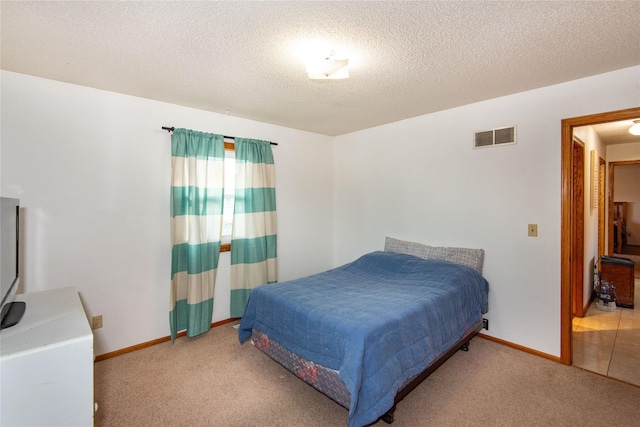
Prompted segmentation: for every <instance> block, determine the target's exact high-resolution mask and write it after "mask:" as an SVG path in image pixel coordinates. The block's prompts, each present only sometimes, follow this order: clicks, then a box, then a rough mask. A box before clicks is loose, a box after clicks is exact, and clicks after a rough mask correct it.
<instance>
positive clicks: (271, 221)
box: [231, 138, 278, 317]
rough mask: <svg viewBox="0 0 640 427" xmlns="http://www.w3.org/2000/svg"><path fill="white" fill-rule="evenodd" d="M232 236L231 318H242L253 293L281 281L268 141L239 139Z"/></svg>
mask: <svg viewBox="0 0 640 427" xmlns="http://www.w3.org/2000/svg"><path fill="white" fill-rule="evenodd" d="M235 152H236V190H235V202H234V203H235V205H234V215H233V231H232V234H231V317H242V316H243V315H244V309H245V306H246V304H247V301H248V299H249V294H250V293H251V290H252V289H253V288H255V287H256V286H259V285H264V284H267V283H274V282H277V281H278V254H277V252H278V251H277V242H276V240H277V239H276V237H277V221H276V189H275V186H276V183H275V165H274V162H273V153H272V151H271V144H270V143H269V142H268V141H260V140H255V139H245V138H236V139H235Z"/></svg>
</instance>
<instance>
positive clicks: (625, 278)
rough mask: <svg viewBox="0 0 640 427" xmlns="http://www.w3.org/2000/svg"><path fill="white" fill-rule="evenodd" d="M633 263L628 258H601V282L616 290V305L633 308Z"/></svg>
mask: <svg viewBox="0 0 640 427" xmlns="http://www.w3.org/2000/svg"><path fill="white" fill-rule="evenodd" d="M634 268H635V263H634V262H633V261H632V260H630V259H628V258H621V257H608V256H603V257H602V258H601V260H600V270H601V280H603V281H606V282H609V283H612V284H613V285H614V286H615V289H616V305H618V306H619V307H625V308H633V298H634V279H633V270H634Z"/></svg>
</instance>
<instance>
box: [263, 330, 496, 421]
mask: <svg viewBox="0 0 640 427" xmlns="http://www.w3.org/2000/svg"><path fill="white" fill-rule="evenodd" d="M482 329H489V321H488V320H487V319H482V320H481V321H480V322H478V323H477V324H475V325H473V326H472V327H471V328H469V330H468V331H467V332H466V333H465V334H464V335H463V336H462V338H460V339H459V340H458V341H457V342H456V343H455V344H454V345H453V346H451V347H450V348H449V349H448V350H447V351H445V352H444V353H442V354H441V355H440V357H438V358H437V359H435V360H434V361H433V362H432V363H431V365H429V366H428V367H427V368H426V369H425V370H424V371H422V372H421V373H420V374H418V375H417V376H415V377H413V378H411V379H409V380H408V381H407V382H406V383H405V384H404V385H403V386H402V387H401V388H400V390H399V391H398V392H397V393H396V396H395V399H394V403H393V406H392V407H391V408H390V409H389V410H388V411H387V412H386V413H384V414H383V415H382V416H380V418H379V419H381V420H382V421H384V422H386V423H387V424H391V423H392V422H393V421H394V416H395V410H396V405H397V404H398V403H399V402H400V401H401V400H402V399H404V397H405V396H407V395H408V394H409V393H410V392H411V391H412V390H413V389H414V388H416V387H417V386H418V385H419V384H420V383H421V382H422V381H424V380H425V379H426V378H427V377H428V376H429V375H431V374H432V373H433V372H434V371H435V370H436V369H438V368H439V367H440V366H441V365H442V364H443V363H444V362H446V361H447V360H448V359H449V358H450V357H451V356H453V355H454V354H455V353H456V352H457V351H458V350H463V351H468V350H469V341H471V339H472V338H473V337H475V336H476V335H477V334H478V333H479V332H480V331H481V330H482ZM265 340H267V341H269V343H266V342H265ZM252 343H253V345H254V346H255V347H256V348H258V349H259V350H260V351H262V352H263V353H264V354H266V355H267V356H269V357H270V358H271V359H273V360H274V361H276V362H277V363H279V364H280V365H282V366H283V367H284V368H286V369H287V370H289V371H290V372H291V373H293V374H294V375H296V376H297V377H298V378H300V379H301V380H302V381H304V382H306V383H307V384H309V385H311V386H312V387H314V388H315V389H316V390H318V391H320V392H321V393H322V394H324V395H326V396H327V397H329V398H330V399H332V400H334V401H335V402H337V403H338V404H339V405H341V406H343V407H345V408H347V409H349V399H348V391H347V390H346V386H344V383H342V381H340V380H339V379H338V375H339V374H338V372H337V371H332V370H329V369H327V368H324V367H322V366H319V365H314V366H316V367H317V368H319V371H318V372H321V373H320V374H319V375H320V376H323V377H324V378H328V377H330V378H329V380H330V381H329V383H325V384H318V383H316V382H315V381H311V380H308V379H307V378H305V376H304V375H300V372H299V368H300V365H296V366H293V364H292V363H291V362H290V361H288V360H287V359H289V360H291V359H296V360H297V361H299V362H302V363H303V364H308V363H310V362H308V361H306V360H305V359H303V358H302V357H300V356H298V355H296V354H294V353H291V352H289V351H287V350H286V349H284V347H282V346H281V345H280V344H279V343H278V342H277V341H275V340H273V339H271V338H269V337H267V336H266V335H265V334H263V333H262V332H259V331H256V330H254V335H253V337H252ZM274 349H278V350H274ZM283 354H284V355H283ZM320 370H321V371H320ZM331 382H334V383H339V385H338V386H332V385H331V384H330V383H331ZM327 384H328V385H327ZM345 393H347V394H346V395H345Z"/></svg>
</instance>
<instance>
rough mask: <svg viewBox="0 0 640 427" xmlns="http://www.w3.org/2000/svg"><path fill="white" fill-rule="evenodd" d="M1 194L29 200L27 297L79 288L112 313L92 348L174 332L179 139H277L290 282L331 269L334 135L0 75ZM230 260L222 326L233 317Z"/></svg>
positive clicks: (220, 293)
mask: <svg viewBox="0 0 640 427" xmlns="http://www.w3.org/2000/svg"><path fill="white" fill-rule="evenodd" d="M1 93H2V101H1V102H2V103H1V120H2V129H1V137H2V151H1V153H0V154H1V161H0V165H1V169H0V170H1V173H2V175H1V177H0V179H1V180H0V183H1V184H2V187H1V194H2V196H8V197H19V198H20V200H21V204H22V206H23V221H24V224H23V230H22V231H23V250H24V254H23V263H22V264H23V265H22V269H23V271H22V274H23V280H22V283H23V291H26V292H34V291H39V290H45V289H52V288H59V287H64V286H74V287H76V288H77V289H78V291H79V293H80V297H81V299H82V301H83V303H84V306H85V309H86V311H87V315H88V317H89V318H91V317H92V316H93V315H96V314H102V315H103V316H104V327H103V328H102V329H99V330H96V331H94V332H95V334H94V335H95V350H96V354H98V355H99V354H103V353H108V352H111V351H115V350H119V349H123V348H126V347H129V346H132V345H136V344H140V343H143V342H147V341H150V340H154V339H157V338H161V337H165V336H167V335H169V322H168V319H169V316H168V314H169V298H168V296H169V281H170V253H171V249H170V236H169V233H170V230H169V226H170V223H169V182H170V167H171V163H170V160H171V159H170V156H171V150H170V135H169V134H168V133H167V132H166V131H163V130H161V127H162V126H175V127H185V128H191V129H196V130H201V131H206V132H213V133H221V134H225V135H233V136H242V137H250V138H259V139H265V140H270V141H274V142H277V143H278V144H279V145H278V146H277V147H273V151H274V157H275V162H276V184H277V206H278V228H279V234H278V249H279V259H280V279H281V280H287V279H292V278H295V277H299V276H303V275H306V274H311V273H316V272H319V271H322V270H325V269H327V268H330V267H332V265H333V239H332V235H333V234H332V233H333V228H334V227H333V216H332V214H333V207H332V206H333V183H332V179H333V165H332V164H333V146H332V144H331V141H332V139H331V138H330V137H327V136H323V135H318V134H312V133H308V132H302V131H298V130H293V129H288V128H283V127H279V126H273V125H268V124H264V123H259V122H254V121H249V120H243V119H238V118H234V117H231V116H226V115H222V114H216V113H210V112H206V111H200V110H195V109H190V108H185V107H181V106H177V105H171V104H167V103H161V102H156V101H151V100H147V99H142V98H136V97H131V96H125V95H121V94H116V93H112V92H106V91H101V90H95V89H90V88H86V87H81V86H75V85H70V84H65V83H60V82H55V81H51V80H45V79H41V78H35V77H31V76H26V75H22V74H16V73H11V72H6V71H2V74H1ZM228 264H229V254H228V253H227V254H222V256H221V260H220V265H219V275H218V280H217V284H216V294H215V300H214V304H215V305H214V321H216V320H221V319H226V318H228V317H229V296H228V293H229V279H228V278H229V268H228Z"/></svg>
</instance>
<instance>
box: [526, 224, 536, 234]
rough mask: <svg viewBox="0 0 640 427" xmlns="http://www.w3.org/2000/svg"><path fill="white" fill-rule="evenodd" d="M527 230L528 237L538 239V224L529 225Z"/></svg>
mask: <svg viewBox="0 0 640 427" xmlns="http://www.w3.org/2000/svg"><path fill="white" fill-rule="evenodd" d="M528 230H529V233H528V234H529V236H530V237H538V224H529V226H528Z"/></svg>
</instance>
